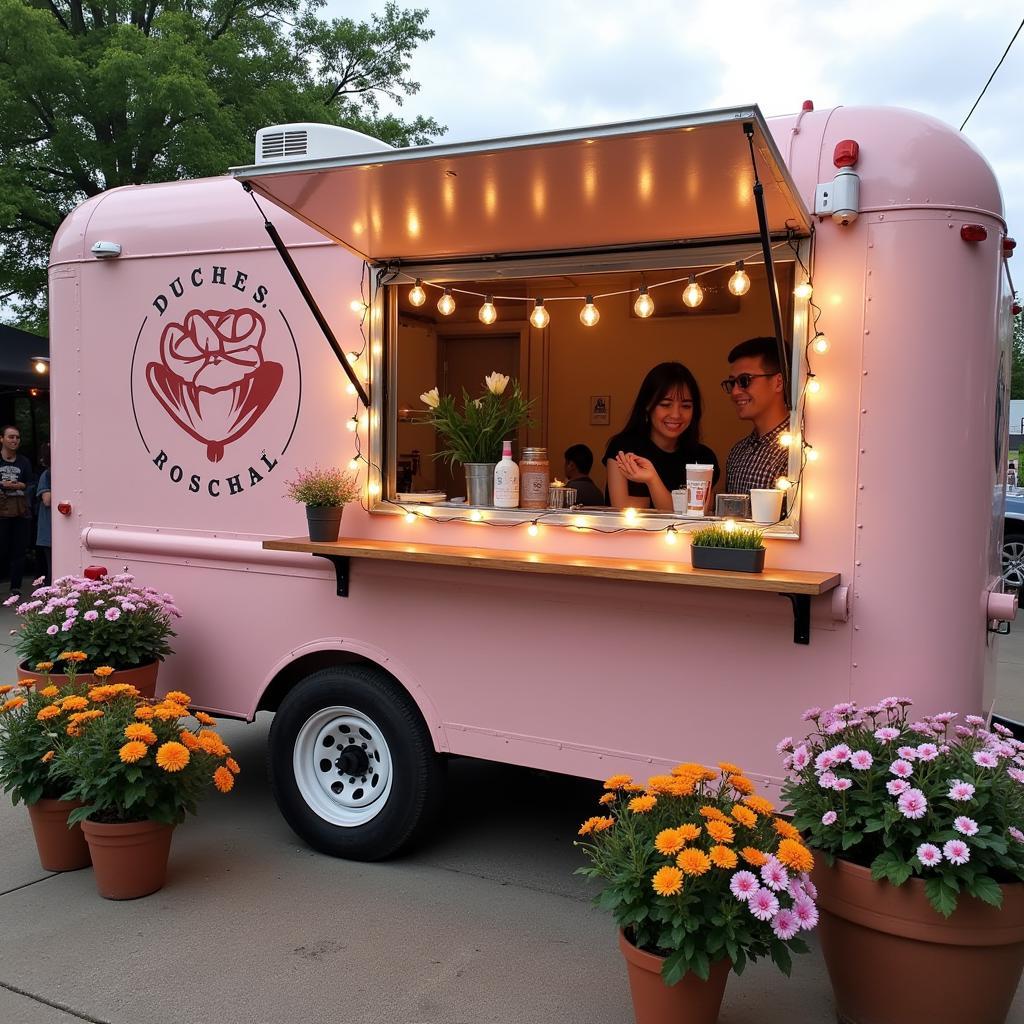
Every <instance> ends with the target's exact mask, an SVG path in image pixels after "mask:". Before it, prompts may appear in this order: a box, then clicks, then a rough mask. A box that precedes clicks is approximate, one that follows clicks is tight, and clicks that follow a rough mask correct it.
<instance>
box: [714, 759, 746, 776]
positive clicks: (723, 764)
mask: <svg viewBox="0 0 1024 1024" xmlns="http://www.w3.org/2000/svg"><path fill="white" fill-rule="evenodd" d="M718 767H719V768H721V769H722V771H723V772H725V774H726V775H742V774H743V769H742V768H740V767H739V766H738V765H735V764H732V763H731V762H729V761H719V762H718Z"/></svg>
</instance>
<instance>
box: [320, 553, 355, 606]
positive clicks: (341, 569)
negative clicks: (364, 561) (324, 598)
mask: <svg viewBox="0 0 1024 1024" xmlns="http://www.w3.org/2000/svg"><path fill="white" fill-rule="evenodd" d="M313 554H314V555H315V556H316V557H317V558H326V559H327V561H328V562H330V563H331V564H332V565H333V566H334V575H335V576H336V577H337V580H338V597H348V581H349V579H350V576H349V573H350V572H351V569H350V566H349V558H348V556H347V555H323V554H321V553H320V552H319V551H314V552H313Z"/></svg>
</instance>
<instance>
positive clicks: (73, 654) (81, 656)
mask: <svg viewBox="0 0 1024 1024" xmlns="http://www.w3.org/2000/svg"><path fill="white" fill-rule="evenodd" d="M88 657H89V655H88V654H86V653H85V651H63V652H62V653H61V654H58V655H57V660H58V661H76V662H80V661H85V660H86V658H88Z"/></svg>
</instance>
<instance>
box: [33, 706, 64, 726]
mask: <svg viewBox="0 0 1024 1024" xmlns="http://www.w3.org/2000/svg"><path fill="white" fill-rule="evenodd" d="M60 711H61V709H60V708H59V707H58V706H57V705H56V704H47V705H46V707H45V708H40V709H39V712H38V713H37V714H36V718H37V719H38V720H39V721H40V722H45V721H46V719H48V718H56V717H57V716H58V715H59V714H60Z"/></svg>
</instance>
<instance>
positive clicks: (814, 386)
mask: <svg viewBox="0 0 1024 1024" xmlns="http://www.w3.org/2000/svg"><path fill="white" fill-rule="evenodd" d="M807 390H808V391H809V392H810V393H811V394H812V395H816V394H817V393H818V392H819V391H820V390H821V385H820V384H819V383H818V382H817V380H815V379H814V378H811V380H809V381H808V382H807Z"/></svg>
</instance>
